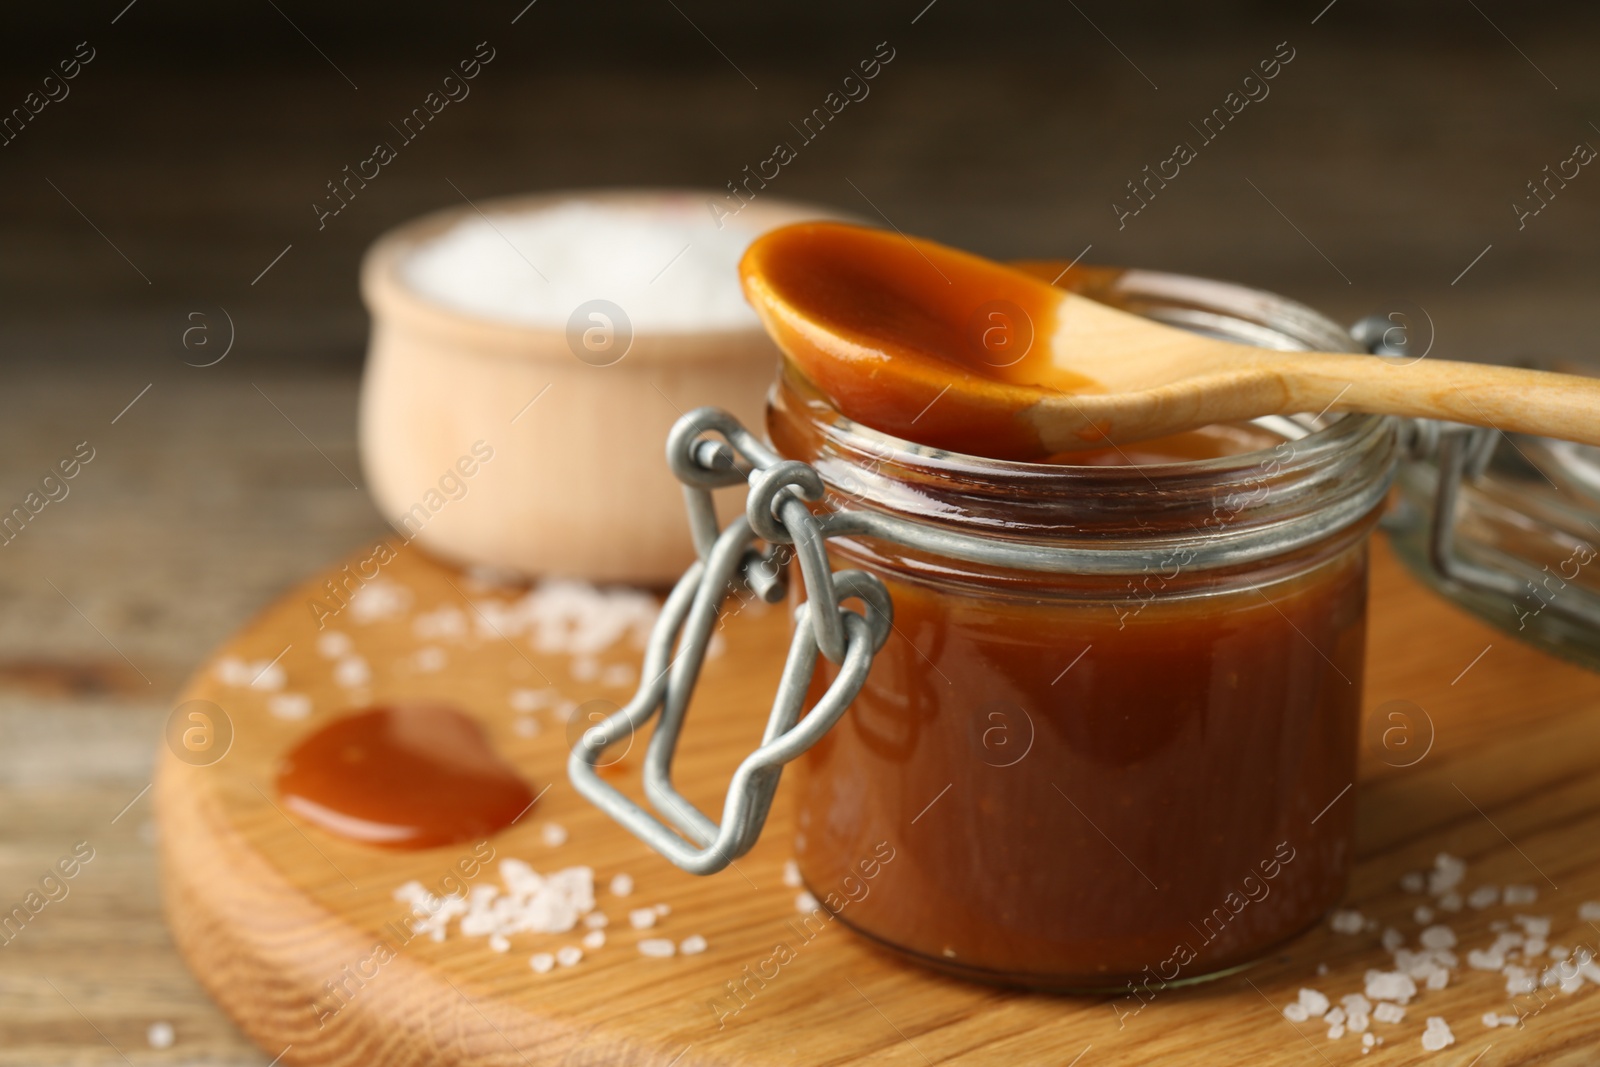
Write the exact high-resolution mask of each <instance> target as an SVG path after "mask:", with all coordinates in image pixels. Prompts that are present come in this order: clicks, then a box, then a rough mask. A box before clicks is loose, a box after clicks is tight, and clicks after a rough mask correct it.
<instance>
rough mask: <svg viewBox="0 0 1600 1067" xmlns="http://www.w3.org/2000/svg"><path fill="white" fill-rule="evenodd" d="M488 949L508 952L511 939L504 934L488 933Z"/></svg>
mask: <svg viewBox="0 0 1600 1067" xmlns="http://www.w3.org/2000/svg"><path fill="white" fill-rule="evenodd" d="M489 951H491V952H510V951H511V939H510V938H508V937H506V935H505V934H490V935H489Z"/></svg>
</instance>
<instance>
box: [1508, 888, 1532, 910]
mask: <svg viewBox="0 0 1600 1067" xmlns="http://www.w3.org/2000/svg"><path fill="white" fill-rule="evenodd" d="M1500 899H1501V901H1502V902H1504V904H1505V905H1506V907H1508V908H1514V907H1518V906H1520V905H1523V904H1532V903H1533V902H1534V901H1536V900H1538V899H1539V890H1538V889H1537V888H1535V887H1534V886H1531V885H1508V886H1506V889H1505V892H1504V893H1503V894H1501V897H1500Z"/></svg>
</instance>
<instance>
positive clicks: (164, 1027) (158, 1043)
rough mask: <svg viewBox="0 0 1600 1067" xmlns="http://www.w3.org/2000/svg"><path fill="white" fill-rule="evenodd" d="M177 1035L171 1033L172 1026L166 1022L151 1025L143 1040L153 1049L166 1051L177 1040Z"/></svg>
mask: <svg viewBox="0 0 1600 1067" xmlns="http://www.w3.org/2000/svg"><path fill="white" fill-rule="evenodd" d="M177 1037H178V1035H177V1034H176V1033H174V1032H173V1029H172V1024H171V1023H167V1022H160V1023H151V1024H150V1029H148V1030H146V1031H145V1032H144V1039H145V1041H146V1042H148V1043H149V1045H150V1047H151V1048H153V1049H167V1048H171V1047H172V1043H173V1042H174V1041H176V1040H177Z"/></svg>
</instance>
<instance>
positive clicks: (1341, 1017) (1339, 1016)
mask: <svg viewBox="0 0 1600 1067" xmlns="http://www.w3.org/2000/svg"><path fill="white" fill-rule="evenodd" d="M1322 1021H1323V1022H1325V1023H1327V1024H1328V1025H1330V1026H1339V1025H1342V1024H1343V1023H1344V1021H1345V1013H1344V1009H1343V1008H1331V1009H1329V1011H1328V1013H1327V1014H1326V1015H1324V1016H1323V1017H1322Z"/></svg>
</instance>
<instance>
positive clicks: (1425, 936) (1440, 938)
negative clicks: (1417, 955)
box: [1417, 923, 1456, 948]
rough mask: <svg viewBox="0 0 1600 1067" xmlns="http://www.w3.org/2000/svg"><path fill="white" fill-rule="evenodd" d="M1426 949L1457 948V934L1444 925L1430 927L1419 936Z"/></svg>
mask: <svg viewBox="0 0 1600 1067" xmlns="http://www.w3.org/2000/svg"><path fill="white" fill-rule="evenodd" d="M1417 940H1419V941H1421V942H1422V945H1423V947H1424V948H1455V946H1456V932H1455V931H1454V930H1452V929H1450V927H1448V926H1445V925H1444V924H1442V923H1441V924H1439V925H1437V926H1430V927H1428V928H1427V929H1426V930H1424V931H1422V933H1421V934H1420V935H1418V938H1417Z"/></svg>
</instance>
